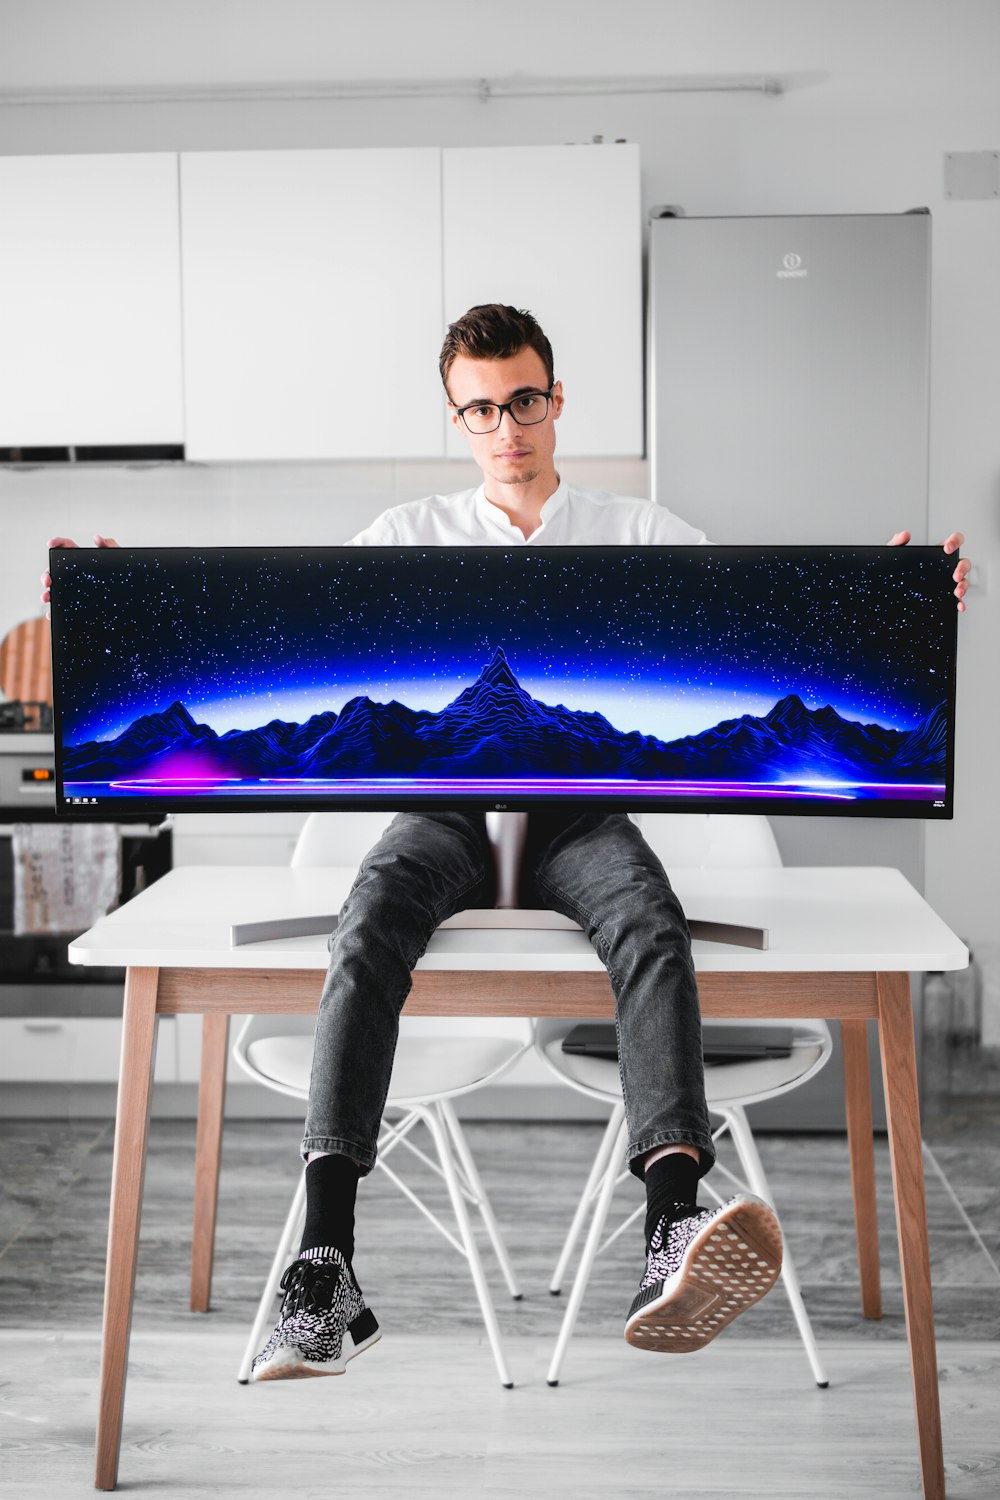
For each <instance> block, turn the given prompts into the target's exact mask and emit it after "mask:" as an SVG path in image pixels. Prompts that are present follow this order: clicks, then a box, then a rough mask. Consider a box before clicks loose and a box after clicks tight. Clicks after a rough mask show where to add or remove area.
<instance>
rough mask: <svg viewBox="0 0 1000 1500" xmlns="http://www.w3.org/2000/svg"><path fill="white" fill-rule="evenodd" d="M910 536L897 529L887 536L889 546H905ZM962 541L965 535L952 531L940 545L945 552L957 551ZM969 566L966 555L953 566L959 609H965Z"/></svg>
mask: <svg viewBox="0 0 1000 1500" xmlns="http://www.w3.org/2000/svg"><path fill="white" fill-rule="evenodd" d="M910 536H911V533H910V532H909V531H897V532H896V535H895V536H891V537H890V538H889V546H890V547H905V546H906V544H907V542H908V541H909V540H910ZM964 541H965V537H964V536H963V535H962V533H961V532H960V531H953V532H952V534H951V536H949V537H945V539H944V541H943V542H942V543H941V545H942V547H943V548H944V550H945V551H946V552H949V553H950V552H957V551H958V549H959V547H961V545H962V543H963V542H964ZM971 567H972V563H971V562H970V561H969V559H968V558H967V557H960V558H959V559H958V564H957V566H956V568H955V571H954V573H953V574H952V575H951V576H952V578H954V580H955V589H954V594H955V598H956V599H957V600H958V607H959V609H960V610H964V609H965V595H966V592H967V591H968V587H969V580H968V577H967V574H968V572H969V569H970V568H971Z"/></svg>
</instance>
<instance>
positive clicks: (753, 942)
mask: <svg viewBox="0 0 1000 1500" xmlns="http://www.w3.org/2000/svg"><path fill="white" fill-rule="evenodd" d="M486 833H487V837H488V838H489V841H490V846H491V847H492V850H493V862H494V865H495V868H496V888H497V897H496V905H495V906H493V907H470V908H468V909H467V910H466V911H460V912H456V913H455V915H454V916H453V917H448V918H446V920H445V921H444V922H442V923H441V926H442V927H443V928H445V927H465V928H469V927H473V928H484V927H485V928H510V929H518V928H520V929H521V930H522V931H523V930H524V929H525V928H531V929H538V930H542V931H550V932H551V931H569V932H579V931H580V925H579V923H577V922H574V921H573V920H572V918H571V917H565V916H563V914H562V912H558V911H548V910H546V909H544V908H534V907H520V906H518V904H517V897H518V884H519V879H520V873H521V860H522V858H523V855H524V845H525V841H526V839H527V834H528V814H527V813H526V812H488V813H487V814H486ZM336 926H337V917H336V916H335V915H332V916H316V917H275V918H273V919H269V920H265V921H263V922H239V923H234V924H233V926H232V927H231V928H230V946H231V947H233V948H242V947H244V946H246V945H247V944H249V943H269V942H275V941H276V940H277V939H279V938H301V937H320V936H322V935H324V934H326V933H330V932H333V930H334V929H335V928H336ZM688 927H689V928H690V930H691V936H692V937H693V938H700V939H702V940H703V941H706V942H712V943H729V944H732V945H734V946H736V947H740V948H757V949H766V948H767V936H768V935H767V928H766V927H744V926H741V925H739V924H738V923H735V922H713V921H706V920H704V919H702V918H697V917H691V916H689V917H688Z"/></svg>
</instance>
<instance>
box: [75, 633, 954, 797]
mask: <svg viewBox="0 0 1000 1500" xmlns="http://www.w3.org/2000/svg"><path fill="white" fill-rule="evenodd" d="M946 744H947V721H946V708H945V705H943V704H942V705H940V706H939V707H937V708H935V709H934V711H933V712H932V713H931V714H929V715H928V717H927V718H926V719H925V720H924V721H923V722H922V723H921V724H919V725H918V726H917V727H916V728H915V729H912V730H909V731H901V730H895V729H885V728H883V727H882V726H881V725H879V724H860V723H858V722H856V721H854V720H851V719H845V718H842V717H841V715H840V714H838V713H837V712H836V710H835V709H833V708H831V707H830V705H829V704H827V705H826V706H825V707H823V708H816V709H810V708H807V707H806V706H805V704H804V703H803V702H802V700H801V698H799V697H798V696H797V695H796V694H795V693H789V694H788V695H787V696H786V697H784V698H781V699H779V701H778V702H777V703H775V705H774V707H773V708H772V709H770V711H769V712H768V713H767V714H765V715H764V716H763V718H758V717H755V716H754V715H752V714H743V715H741V717H739V718H736V719H724V720H723V721H722V722H721V723H719V724H716V725H714V726H713V727H712V728H711V729H706V730H703V731H702V732H701V733H700V734H696V735H687V736H685V737H683V738H682V739H677V740H672V741H670V742H669V743H664V742H663V741H662V740H658V739H656V738H655V737H654V736H652V735H645V734H641V733H640V732H638V731H636V730H633V731H631V732H626V731H623V730H620V729H616V728H615V727H614V725H613V724H611V723H609V721H608V720H607V719H606V718H605V717H604V715H603V714H599V713H587V712H581V711H580V710H577V709H569V708H566V707H565V706H564V705H563V704H556V705H552V704H547V703H541V702H539V701H538V700H537V699H536V698H532V696H531V695H530V693H527V692H525V690H524V688H522V687H521V685H520V683H519V682H518V680H517V678H516V676H515V675H514V673H513V671H512V670H511V667H510V664H509V662H508V661H507V658H506V656H505V655H504V653H503V651H502V650H501V649H497V651H496V652H495V653H494V655H493V658H492V660H491V661H490V663H489V665H488V666H487V667H486V668H485V669H484V670H483V672H482V673H480V675H479V677H477V678H476V680H475V682H473V683H472V684H471V685H470V686H469V687H467V688H465V689H463V691H462V692H461V693H459V695H458V697H457V698H455V699H453V700H452V702H451V703H449V704H446V706H445V707H444V708H443V709H441V710H440V711H439V712H430V711H429V710H426V709H412V708H408V707H407V706H406V704H404V703H398V702H396V700H395V699H393V701H392V702H390V703H375V702H373V701H372V700H371V699H370V698H365V697H356V698H351V699H350V700H349V701H348V702H347V703H345V704H344V706H343V708H342V709H341V710H340V713H339V714H338V713H333V712H328V713H320V714H314V715H313V716H312V718H310V719H308V720H307V721H306V723H304V724H296V723H291V724H289V723H286V722H285V721H284V720H282V719H272V720H271V722H270V723H269V724H265V725H262V726H261V727H260V728H259V729H250V730H243V729H231V730H229V731H228V732H227V733H226V734H223V735H218V734H216V733H215V731H214V730H213V729H210V728H209V727H208V725H207V724H198V723H196V722H195V720H194V719H193V718H192V717H191V715H190V714H189V713H188V711H187V709H186V708H185V707H184V705H183V704H181V703H172V704H171V705H170V707H169V708H167V709H166V710H164V711H163V712H162V713H155V714H146V715H144V716H143V717H142V718H139V719H136V720H135V722H134V723H133V724H131V725H130V726H129V727H128V729H126V730H125V731H124V732H123V733H122V734H121V735H119V736H118V738H117V739H114V740H108V741H101V740H97V741H89V742H87V743H86V744H81V745H77V746H73V747H71V748H69V749H67V751H66V754H65V768H66V775H67V776H68V777H70V778H72V779H88V780H103V779H108V778H112V777H121V776H139V775H142V776H156V775H158V774H170V773H171V770H173V772H174V773H175V774H182V775H185V776H199V775H205V776H214V775H226V776H232V777H241V778H245V779H249V780H252V779H256V778H260V777H268V776H279V777H283V778H299V777H336V776H358V775H360V776H378V775H383V776H386V775H388V776H407V777H415V776H420V777H435V776H459V777H460V776H465V775H468V776H506V777H511V776H514V777H516V776H518V775H535V776H546V775H548V776H553V777H596V778H601V777H616V778H638V779H642V780H648V779H653V780H669V779H674V778H710V779H712V780H753V781H765V782H766V781H778V780H788V779H805V778H809V777H838V778H841V779H849V780H853V781H883V782H898V781H907V780H920V781H927V780H928V779H931V780H943V779H944V768H945V752H946Z"/></svg>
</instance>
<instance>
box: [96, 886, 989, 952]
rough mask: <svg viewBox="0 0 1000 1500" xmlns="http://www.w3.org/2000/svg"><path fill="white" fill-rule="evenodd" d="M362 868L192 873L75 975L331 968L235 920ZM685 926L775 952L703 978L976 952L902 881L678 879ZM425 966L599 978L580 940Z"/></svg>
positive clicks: (699, 945) (310, 942)
mask: <svg viewBox="0 0 1000 1500" xmlns="http://www.w3.org/2000/svg"><path fill="white" fill-rule="evenodd" d="M354 874H355V871H354V869H353V868H350V869H347V868H314V869H294V870H293V869H291V868H289V867H288V866H273V865H267V866H228V865H224V866H220V865H213V866H191V867H187V868H183V869H179V870H172V871H171V872H170V874H168V875H165V876H164V877H163V879H161V880H158V881H157V882H156V883H155V885H152V886H150V888H149V889H148V890H146V891H143V892H142V893H141V894H140V895H138V896H136V897H134V898H133V899H132V900H131V901H129V902H128V903H127V905H125V906H123V907H120V908H119V909H118V911H115V912H112V914H111V915H110V916H108V917H104V918H103V919H102V920H101V921H100V922H98V923H97V924H96V926H94V927H92V928H91V929H90V931H89V932H85V933H84V934H83V935H82V937H79V938H77V939H76V941H75V942H73V943H71V944H70V948H69V957H70V960H71V961H72V962H73V963H77V964H120V965H125V966H128V965H133V966H137V967H148V968H203V969H209V968H211V969H325V968H326V966H327V961H328V956H329V955H328V951H327V944H326V939H325V938H324V937H308V938H285V939H281V940H277V941H269V942H262V943H252V944H249V945H247V946H245V947H239V948H234V947H232V945H231V941H230V928H231V927H232V925H233V924H235V923H244V922H255V921H262V920H264V919H266V918H270V917H294V916H313V915H317V914H320V913H333V912H337V911H339V909H340V905H341V902H342V901H343V899H344V897H345V896H346V894H347V892H348V890H349V889H350V885H351V882H352V880H353V878H354ZM671 881H672V883H673V886H674V889H675V890H676V892H677V894H678V896H679V897H680V900H681V902H682V904H683V906H684V909H685V911H686V912H687V913H688V916H689V917H690V918H692V919H694V918H699V919H701V920H717V921H723V922H734V923H741V924H747V925H756V926H763V927H766V928H767V929H768V931H769V934H770V943H769V947H768V948H767V950H766V951H764V952H759V951H757V950H756V949H752V948H742V947H729V946H728V945H723V944H720V943H709V942H696V943H695V944H694V959H695V967H696V968H697V969H699V970H700V971H702V972H704V973H708V972H723V971H729V972H732V971H747V970H756V971H759V972H764V973H782V972H789V971H792V972H823V971H837V970H843V971H859V972H860V971H875V970H882V971H900V970H904V971H906V970H911V971H919V970H926V969H941V970H946V969H962V968H965V966H966V965H967V963H968V961H969V955H968V950H967V949H966V948H965V946H964V945H963V944H962V942H961V941H960V940H959V939H958V938H957V937H956V936H955V934H954V933H953V932H952V931H951V930H950V928H948V927H947V926H946V925H945V923H944V922H943V921H942V920H941V918H940V917H939V916H938V915H937V914H936V912H934V911H933V910H932V908H931V907H930V906H928V904H927V902H926V901H925V900H924V899H923V897H922V896H921V895H919V893H918V892H917V891H916V890H914V888H913V886H911V885H910V884H909V882H908V881H907V880H905V879H904V877H903V876H902V875H901V874H900V872H899V871H898V870H889V869H872V868H828V867H824V868H819V869H814V868H803V867H801V866H789V867H784V868H779V869H711V870H708V869H705V870H702V869H697V870H696V869H675V870H673V871H671ZM417 967H418V968H420V969H498V968H502V969H531V970H539V969H554V970H563V971H566V970H570V971H586V970H599V969H601V968H602V967H603V966H602V964H601V961H600V959H599V958H598V957H597V955H596V954H595V953H594V951H593V949H592V948H591V946H590V944H589V942H588V941H587V939H586V937H585V936H584V934H583V933H582V932H571V931H562V932H560V931H544V930H542V931H538V930H535V931H528V930H524V929H516V930H514V931H511V930H509V929H507V930H503V929H489V928H466V929H446V930H439V931H438V932H437V933H435V935H434V937H433V938H432V940H431V943H430V945H429V947H428V949H427V952H426V953H425V954H424V956H423V958H422V959H421V960H420V962H419V964H418V965H417Z"/></svg>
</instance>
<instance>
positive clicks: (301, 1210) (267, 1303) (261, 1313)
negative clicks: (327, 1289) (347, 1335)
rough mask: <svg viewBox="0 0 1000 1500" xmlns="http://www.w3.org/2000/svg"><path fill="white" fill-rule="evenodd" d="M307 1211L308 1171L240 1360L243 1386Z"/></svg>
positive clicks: (297, 1191)
mask: <svg viewBox="0 0 1000 1500" xmlns="http://www.w3.org/2000/svg"><path fill="white" fill-rule="evenodd" d="M305 1211H306V1174H305V1172H304V1171H303V1172H302V1174H301V1175H300V1177H299V1180H298V1184H297V1186H296V1188H295V1193H294V1196H293V1197H292V1206H291V1208H290V1209H289V1210H288V1217H287V1218H286V1220H285V1227H284V1229H282V1231H281V1235H280V1237H279V1239H278V1248H277V1250H275V1252H274V1259H273V1260H272V1262H271V1269H270V1271H269V1272H268V1273H267V1281H266V1282H265V1284H264V1291H263V1293H262V1294H261V1299H260V1302H259V1303H258V1305H257V1316H256V1318H255V1319H254V1324H253V1328H252V1330H251V1333H250V1337H249V1339H248V1340H247V1346H246V1349H245V1350H244V1351H243V1359H242V1360H241V1362H240V1371H239V1374H238V1375H237V1377H236V1378H237V1380H238V1381H239V1383H240V1385H246V1384H247V1383H248V1381H249V1379H250V1367H251V1365H252V1364H253V1361H254V1355H256V1354H259V1353H260V1350H261V1348H262V1347H263V1341H264V1331H265V1329H266V1328H267V1325H268V1324H269V1323H270V1321H271V1318H272V1317H273V1316H274V1299H275V1297H276V1296H277V1295H278V1285H279V1283H280V1281H281V1278H282V1276H283V1275H284V1272H285V1267H286V1266H287V1265H288V1263H289V1261H290V1260H291V1258H292V1253H293V1251H295V1250H296V1249H297V1248H298V1242H299V1238H300V1236H301V1234H302V1224H303V1220H304V1218H305Z"/></svg>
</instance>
